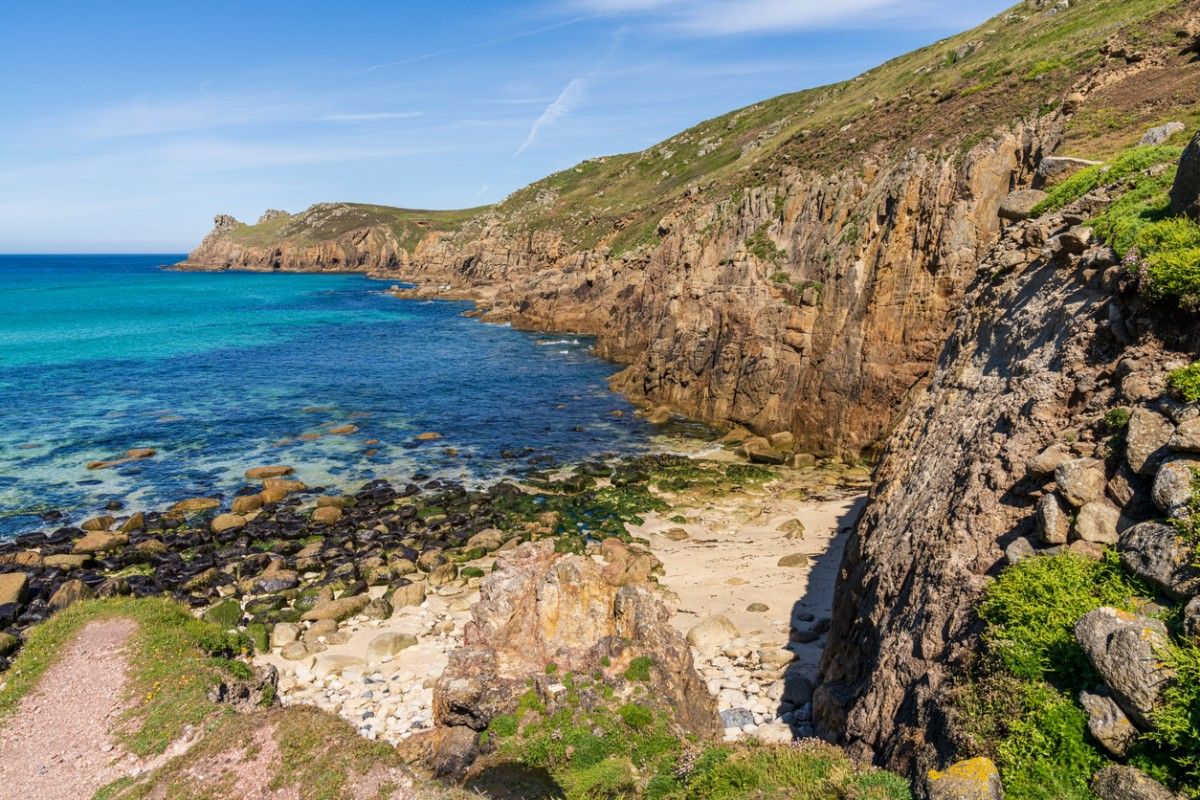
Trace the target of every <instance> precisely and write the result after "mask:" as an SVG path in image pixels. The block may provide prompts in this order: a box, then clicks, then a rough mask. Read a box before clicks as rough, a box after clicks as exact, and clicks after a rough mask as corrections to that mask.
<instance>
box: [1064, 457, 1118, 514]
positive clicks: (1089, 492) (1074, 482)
mask: <svg viewBox="0 0 1200 800" xmlns="http://www.w3.org/2000/svg"><path fill="white" fill-rule="evenodd" d="M1054 481H1055V483H1056V484H1058V491H1059V492H1060V493H1062V496H1063V497H1064V498H1066V500H1067V502H1068V503H1070V504H1071V505H1073V506H1075V507H1076V508H1079V507H1081V506H1084V505H1086V504H1088V503H1090V502H1092V501H1093V500H1097V499H1099V498H1100V497H1101V496H1102V495H1103V494H1104V486H1105V484H1106V483H1107V482H1108V478H1107V477H1106V476H1105V474H1104V462H1103V461H1100V460H1098V459H1095V458H1073V459H1071V460H1070V461H1064V462H1063V463H1061V464H1059V465H1058V467H1057V468H1056V469H1055V470H1054Z"/></svg>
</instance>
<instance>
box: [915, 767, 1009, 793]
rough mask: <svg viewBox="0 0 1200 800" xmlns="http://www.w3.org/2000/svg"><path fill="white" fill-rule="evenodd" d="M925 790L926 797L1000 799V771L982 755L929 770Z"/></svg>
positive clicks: (1002, 787)
mask: <svg viewBox="0 0 1200 800" xmlns="http://www.w3.org/2000/svg"><path fill="white" fill-rule="evenodd" d="M926 791H927V792H928V795H929V800H1004V786H1003V784H1002V783H1001V782H1000V771H999V770H997V769H996V765H995V764H994V763H992V760H991V759H990V758H983V757H982V756H981V757H979V758H972V759H968V760H966V761H959V762H957V763H955V764H951V765H950V766H949V767H947V768H946V769H945V770H932V771H930V773H929V779H928V781H927V783H926Z"/></svg>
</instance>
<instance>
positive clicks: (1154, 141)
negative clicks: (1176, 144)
mask: <svg viewBox="0 0 1200 800" xmlns="http://www.w3.org/2000/svg"><path fill="white" fill-rule="evenodd" d="M1186 129H1187V125H1184V124H1183V123H1182V122H1168V123H1166V124H1165V125H1156V126H1155V127H1153V128H1151V129H1150V130H1148V131H1146V132H1145V133H1144V134H1142V139H1141V141H1140V142H1139V144H1143V145H1159V144H1162V143H1163V142H1165V141H1167V140H1168V139H1170V138H1171V137H1172V136H1174V135H1175V134H1177V133H1179V132H1180V131H1182V130H1186Z"/></svg>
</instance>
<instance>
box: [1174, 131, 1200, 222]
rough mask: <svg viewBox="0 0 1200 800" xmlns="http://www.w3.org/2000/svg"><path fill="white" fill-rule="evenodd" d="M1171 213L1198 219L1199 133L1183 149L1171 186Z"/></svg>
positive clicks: (1199, 182)
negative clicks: (1173, 182)
mask: <svg viewBox="0 0 1200 800" xmlns="http://www.w3.org/2000/svg"><path fill="white" fill-rule="evenodd" d="M1171 213H1172V214H1186V215H1187V216H1189V217H1191V218H1192V219H1194V220H1197V221H1200V133H1197V134H1196V135H1195V136H1194V137H1192V141H1191V142H1190V143H1189V144H1188V146H1187V147H1186V148H1185V149H1184V151H1183V157H1182V158H1180V159H1179V170H1178V171H1177V172H1176V173H1175V184H1174V185H1173V186H1172V187H1171Z"/></svg>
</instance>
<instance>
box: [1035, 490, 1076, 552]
mask: <svg viewBox="0 0 1200 800" xmlns="http://www.w3.org/2000/svg"><path fill="white" fill-rule="evenodd" d="M1037 532H1038V536H1039V537H1040V538H1041V540H1042V541H1043V542H1045V543H1046V544H1066V543H1067V538H1068V537H1069V536H1070V533H1071V518H1070V516H1068V514H1067V509H1066V508H1065V507H1064V506H1063V502H1062V501H1061V500H1059V499H1058V495H1057V494H1054V493H1051V494H1046V495H1042V496H1041V498H1039V499H1038V502H1037Z"/></svg>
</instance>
